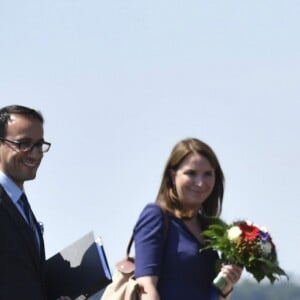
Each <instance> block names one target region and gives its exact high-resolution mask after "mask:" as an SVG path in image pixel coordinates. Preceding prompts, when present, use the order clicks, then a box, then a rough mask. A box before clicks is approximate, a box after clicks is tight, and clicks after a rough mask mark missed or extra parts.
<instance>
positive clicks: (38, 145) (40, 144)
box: [0, 137, 51, 153]
mask: <svg viewBox="0 0 300 300" xmlns="http://www.w3.org/2000/svg"><path fill="white" fill-rule="evenodd" d="M0 141H3V142H7V143H11V144H13V145H15V146H16V148H17V150H18V152H22V153H26V152H31V151H32V150H33V148H37V149H38V150H39V152H41V153H46V152H48V151H49V150H50V147H51V143H49V142H46V141H44V140H42V141H39V142H36V143H29V142H25V141H24V142H22V141H12V140H9V139H6V138H3V137H0ZM24 144H27V147H26V149H21V147H22V145H24ZM44 145H46V146H47V147H48V148H47V149H46V150H43V146H44Z"/></svg>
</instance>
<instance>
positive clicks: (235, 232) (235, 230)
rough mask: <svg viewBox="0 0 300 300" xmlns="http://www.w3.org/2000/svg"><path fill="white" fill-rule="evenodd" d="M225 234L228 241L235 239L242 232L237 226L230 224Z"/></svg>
mask: <svg viewBox="0 0 300 300" xmlns="http://www.w3.org/2000/svg"><path fill="white" fill-rule="evenodd" d="M227 234H228V239H229V240H230V241H236V240H237V239H238V238H239V237H240V235H241V234H242V230H241V229H240V228H239V227H238V226H232V227H231V228H230V229H228V230H227Z"/></svg>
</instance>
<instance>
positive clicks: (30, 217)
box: [19, 193, 35, 233]
mask: <svg viewBox="0 0 300 300" xmlns="http://www.w3.org/2000/svg"><path fill="white" fill-rule="evenodd" d="M19 201H20V203H21V205H22V207H23V211H24V213H25V216H26V219H27V223H28V225H29V227H30V229H31V230H32V232H33V233H34V232H35V225H34V220H33V213H32V210H31V208H30V205H29V202H28V200H27V197H26V195H25V194H24V193H23V194H22V195H21V197H20V199H19Z"/></svg>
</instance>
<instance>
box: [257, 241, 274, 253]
mask: <svg viewBox="0 0 300 300" xmlns="http://www.w3.org/2000/svg"><path fill="white" fill-rule="evenodd" d="M260 247H261V250H262V252H263V254H264V255H268V254H271V251H272V244H271V243H270V242H269V241H262V242H260Z"/></svg>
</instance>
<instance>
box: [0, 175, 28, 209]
mask: <svg viewBox="0 0 300 300" xmlns="http://www.w3.org/2000/svg"><path fill="white" fill-rule="evenodd" d="M0 184H1V185H2V186H3V188H4V190H5V192H6V193H7V194H8V196H9V197H10V199H11V200H12V201H13V202H14V203H15V204H16V203H17V201H18V200H19V198H20V197H21V195H22V193H23V192H24V191H23V190H21V189H20V188H19V187H18V186H17V185H16V184H15V183H14V182H13V181H12V180H11V179H10V178H9V177H8V176H7V175H6V174H4V173H3V172H2V171H0Z"/></svg>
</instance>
